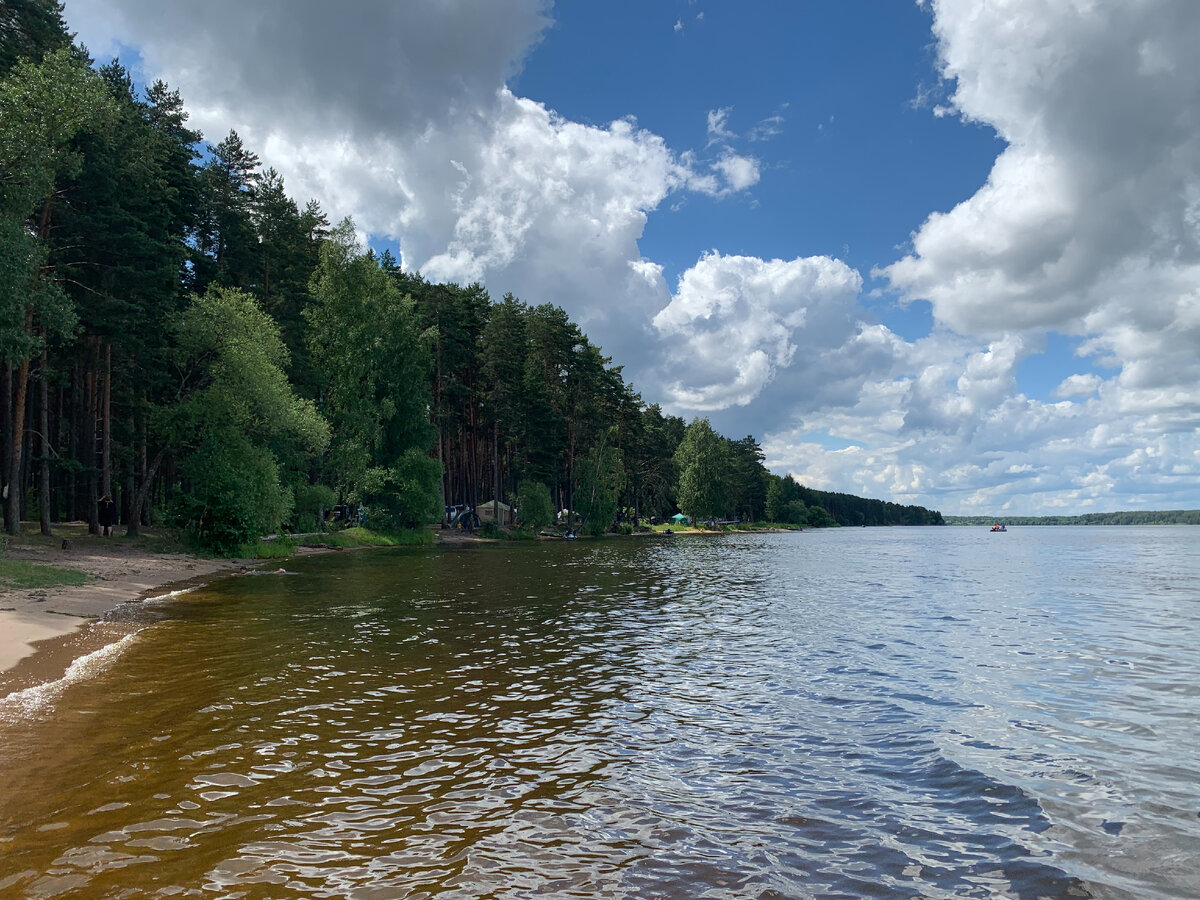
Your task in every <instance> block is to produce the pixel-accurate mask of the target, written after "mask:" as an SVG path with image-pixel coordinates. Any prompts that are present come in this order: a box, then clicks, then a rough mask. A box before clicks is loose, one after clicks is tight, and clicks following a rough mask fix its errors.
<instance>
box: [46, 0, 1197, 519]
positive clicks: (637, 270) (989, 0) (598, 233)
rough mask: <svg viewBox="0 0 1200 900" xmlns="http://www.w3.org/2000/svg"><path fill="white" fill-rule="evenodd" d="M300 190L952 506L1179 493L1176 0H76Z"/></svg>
mask: <svg viewBox="0 0 1200 900" xmlns="http://www.w3.org/2000/svg"><path fill="white" fill-rule="evenodd" d="M66 18H67V22H68V25H69V26H70V27H71V29H72V30H73V31H75V32H77V33H78V37H79V39H80V40H81V41H82V42H83V43H84V44H86V46H87V47H88V48H89V49H90V50H91V52H92V54H93V56H94V57H96V58H97V59H99V60H106V59H108V58H111V57H112V56H113V55H119V57H120V59H121V61H122V62H123V63H124V64H125V65H126V66H127V67H129V68H130V69H131V70H132V72H133V74H134V75H135V77H136V78H137V79H138V80H139V81H141V82H142V83H146V82H148V81H152V80H154V79H156V78H161V79H163V80H165V81H166V82H167V83H168V84H169V85H170V86H171V87H172V88H175V89H177V90H179V91H180V92H181V94H182V96H183V99H184V103H185V106H186V108H187V109H188V110H189V112H190V113H191V122H190V124H191V125H193V126H194V127H197V128H199V129H200V130H201V131H202V132H203V133H204V135H205V137H206V138H207V139H208V140H210V141H211V142H213V143H217V142H219V141H220V140H221V139H222V138H223V137H224V136H225V135H226V134H227V133H228V132H229V130H230V129H236V130H237V131H238V133H239V134H240V135H241V136H242V138H243V140H244V141H245V142H246V144H247V146H248V147H249V148H250V149H252V150H253V151H255V152H257V153H258V154H259V156H260V157H261V158H262V160H263V162H264V165H269V166H273V167H275V168H276V169H277V170H278V171H279V172H280V173H281V174H282V175H283V176H284V178H285V179H286V184H287V189H288V191H289V193H291V194H292V195H293V196H294V197H296V199H297V200H298V201H299V202H300V203H301V204H303V203H304V202H305V201H306V200H308V199H309V198H314V199H316V200H318V201H319V202H320V203H321V205H322V207H323V208H324V209H325V210H326V212H327V213H328V214H329V215H330V217H331V218H333V219H335V220H336V219H340V218H341V217H343V216H352V217H353V219H354V221H355V223H356V225H357V226H358V228H359V230H360V232H361V233H362V234H363V235H364V237H365V240H367V241H368V242H369V243H370V245H371V246H374V247H376V248H378V249H382V248H385V247H387V248H390V249H392V250H393V252H394V253H396V254H397V255H398V256H399V258H400V259H401V261H402V264H403V266H404V267H405V268H406V269H408V270H413V271H419V272H421V273H422V274H423V275H424V276H425V277H426V278H428V279H430V280H434V281H454V282H458V283H461V284H467V283H470V282H473V281H479V282H481V283H483V284H484V285H485V286H486V287H487V288H488V290H489V292H490V293H491V295H492V296H493V297H494V298H496V299H499V298H500V297H502V296H503V295H504V294H505V293H506V292H512V293H513V294H515V295H516V296H518V297H519V298H521V299H522V300H524V301H526V302H528V303H531V304H540V303H546V302H549V303H554V304H557V305H559V306H561V307H563V308H564V309H565V310H566V311H567V312H568V313H569V314H570V315H571V317H572V318H573V319H574V320H575V321H576V322H578V323H579V324H580V325H581V327H582V328H583V330H584V331H585V332H586V333H587V334H588V336H589V338H590V339H591V340H592V341H593V343H596V344H598V345H600V346H601V347H602V348H603V350H604V352H605V354H606V355H608V356H611V357H612V360H613V362H614V364H619V365H622V366H624V373H625V376H626V378H627V380H628V381H630V382H631V383H632V384H633V385H634V387H635V389H637V390H638V391H639V392H640V393H641V395H642V396H643V398H644V399H645V400H646V401H647V402H657V403H660V404H661V405H662V407H663V408H664V410H666V411H667V412H670V413H673V414H676V415H681V416H684V417H685V418H686V419H688V420H690V419H692V418H693V417H696V416H705V417H708V418H709V419H710V420H711V421H712V423H713V426H714V427H715V428H717V429H718V430H719V431H721V432H722V433H724V434H726V435H727V436H729V437H732V438H738V437H741V436H744V435H746V434H753V435H754V436H755V437H756V438H757V439H758V440H759V442H760V443H761V445H762V447H763V449H764V452H765V454H766V463H767V465H768V467H769V468H770V469H771V470H772V471H775V472H778V473H780V474H786V473H792V474H794V475H795V476H796V478H797V479H798V480H800V481H801V482H803V483H804V484H807V485H808V486H810V487H814V488H819V489H823V490H834V491H844V492H847V493H853V494H859V495H862V496H868V497H877V498H882V499H887V500H892V501H895V502H898V503H905V504H907V503H915V504H920V505H923V506H928V507H931V508H936V509H939V510H941V511H942V512H943V513H945V514H951V515H959V514H961V515H1002V514H1004V513H1006V512H1007V513H1010V514H1012V515H1062V514H1079V513H1085V512H1099V511H1114V510H1126V509H1192V508H1200V66H1198V65H1196V61H1195V48H1196V46H1197V44H1198V42H1200V3H1197V2H1195V0H919V2H912V0H889V2H881V0H821V2H816V0H812V2H807V0H752V2H732V0H606V2H604V3H584V2H560V3H552V2H549V0H405V2H385V0H341V2H337V3H334V2H328V0H326V2H320V0H254V2H251V3H246V2H237V3H234V2H231V0H205V2H203V3H200V2H178V3H161V2H160V0H66Z"/></svg>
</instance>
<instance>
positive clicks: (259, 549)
mask: <svg viewBox="0 0 1200 900" xmlns="http://www.w3.org/2000/svg"><path fill="white" fill-rule="evenodd" d="M295 552H296V542H295V541H293V540H292V539H291V538H287V537H282V536H281V537H277V538H275V540H273V541H253V542H251V543H248V544H242V545H240V546H239V547H238V548H237V549H236V550H235V551H234V552H233V553H231V554H230V557H231V558H233V559H279V558H280V557H284V556H291V555H292V554H294V553H295Z"/></svg>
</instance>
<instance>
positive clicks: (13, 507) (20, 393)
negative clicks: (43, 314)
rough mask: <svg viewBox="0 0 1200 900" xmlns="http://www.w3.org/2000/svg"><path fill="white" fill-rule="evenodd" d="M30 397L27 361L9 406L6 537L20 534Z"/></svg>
mask: <svg viewBox="0 0 1200 900" xmlns="http://www.w3.org/2000/svg"><path fill="white" fill-rule="evenodd" d="M32 331H33V307H32V306H30V307H28V308H27V309H26V310H25V333H26V334H29V333H30V332H32ZM28 394H29V358H28V357H26V358H25V359H22V360H21V361H20V362H19V363H17V382H16V395H15V396H14V397H13V405H12V445H11V446H12V450H11V451H10V456H9V459H8V498H7V500H8V502H7V503H6V504H5V506H4V526H5V529H6V530H7V531H8V533H9V534H20V533H21V452H22V450H23V449H24V446H25V401H26V399H27V397H28Z"/></svg>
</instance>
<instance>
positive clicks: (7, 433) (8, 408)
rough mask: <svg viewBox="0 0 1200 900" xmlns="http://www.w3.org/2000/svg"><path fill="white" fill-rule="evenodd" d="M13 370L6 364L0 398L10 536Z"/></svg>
mask: <svg viewBox="0 0 1200 900" xmlns="http://www.w3.org/2000/svg"><path fill="white" fill-rule="evenodd" d="M12 375H13V368H12V366H11V365H8V364H5V365H4V367H3V373H2V374H0V392H3V394H4V397H3V398H0V408H2V409H3V410H4V433H3V440H2V441H0V444H2V445H3V446H2V448H0V481H2V482H3V483H4V488H3V492H2V493H3V498H2V499H3V503H4V530H5V531H7V532H8V533H9V534H13V533H14V532H13V530H12V529H13V526H12V524H11V519H10V518H9V506H8V494H9V490H10V488H9V477H8V476H9V472H10V471H11V470H12V467H11V466H10V464H9V463H10V459H11V456H12V440H13V434H12V422H13V406H12V389H13V379H12Z"/></svg>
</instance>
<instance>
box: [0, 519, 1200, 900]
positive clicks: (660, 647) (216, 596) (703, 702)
mask: <svg viewBox="0 0 1200 900" xmlns="http://www.w3.org/2000/svg"><path fill="white" fill-rule="evenodd" d="M287 566H288V568H289V570H291V572H292V573H294V574H289V575H279V576H247V577H231V578H227V579H223V580H219V581H215V582H213V583H212V584H211V585H209V586H206V587H203V588H200V589H197V590H193V591H191V592H189V593H185V594H182V595H179V596H174V597H168V598H164V599H161V600H156V601H153V602H150V603H145V604H138V605H132V606H128V607H125V608H123V609H122V610H121V611H120V613H119V614H118V615H116V616H114V617H113V621H111V622H106V623H103V624H100V625H97V626H95V627H94V628H93V629H91V632H92V634H91V635H90V636H88V637H87V638H86V639H88V640H92V641H96V640H97V638H98V637H99V636H103V637H104V641H106V642H113V643H110V644H109V645H108V646H107V647H106V648H104V649H98V650H96V652H94V653H92V654H91V655H90V656H89V657H87V658H86V659H84V660H82V661H81V662H79V663H77V664H76V665H75V666H73V667H72V670H71V671H70V672H69V673H68V675H67V676H66V677H65V678H64V679H63V680H62V681H61V682H58V683H55V684H52V685H47V686H44V687H39V688H34V689H29V690H25V691H22V692H19V693H16V694H13V695H11V696H9V697H8V698H7V699H5V700H2V701H0V896H3V897H14V898H16V897H20V898H26V897H28V898H48V897H73V896H75V897H87V898H118V897H120V898H126V897H130V898H132V897H137V898H142V897H155V898H157V897H206V898H217V897H220V898H225V897H229V898H234V897H248V898H291V897H314V898H316V897H337V898H341V897H346V898H356V900H368V898H370V900H376V898H379V900H382V898H422V897H433V896H436V897H439V898H479V897H495V898H524V897H548V896H549V897H629V898H634V897H637V898H641V897H646V898H660V897H662V898H689V900H690V898H808V897H822V898H824V897H895V898H910V897H927V898H950V897H956V898H957V897H1014V898H1040V897H1053V898H1058V897H1064V898H1066V897H1069V898H1087V897H1095V898H1109V897H1121V898H1139V900H1144V898H1156V897H1175V898H1178V897H1195V896H1197V893H1198V891H1200V887H1198V886H1200V749H1198V748H1200V528H1194V527H1164V528H1065V527H1062V528H1013V529H1010V530H1009V531H1008V532H1007V533H1006V534H990V533H988V532H987V530H986V529H984V528H926V529H902V528H878V529H875V528H870V529H834V530H829V531H817V532H812V531H810V532H804V533H798V534H791V533H789V534H761V535H730V536H721V537H703V536H684V535H677V536H675V537H647V538H632V539H614V540H605V541H582V540H581V541H577V542H547V543H537V544H534V543H527V544H521V543H518V544H509V545H504V546H491V545H488V546H471V547H466V548H461V549H446V550H442V549H437V550H434V549H403V550H384V551H368V552H357V553H339V554H330V555H328V556H324V557H309V558H305V559H302V560H296V561H292V562H289V563H288V564H287Z"/></svg>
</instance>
